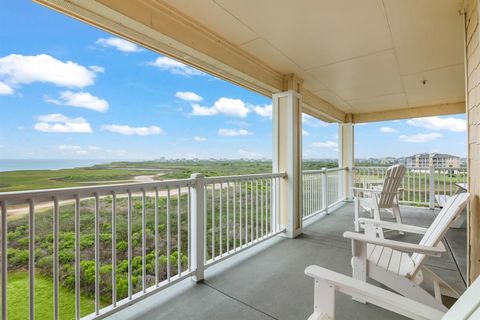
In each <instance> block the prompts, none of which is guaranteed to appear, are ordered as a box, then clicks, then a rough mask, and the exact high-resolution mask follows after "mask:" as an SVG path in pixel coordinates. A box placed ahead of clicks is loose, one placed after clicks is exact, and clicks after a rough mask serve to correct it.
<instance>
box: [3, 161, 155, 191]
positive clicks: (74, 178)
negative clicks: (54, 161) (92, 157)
mask: <svg viewBox="0 0 480 320" xmlns="http://www.w3.org/2000/svg"><path fill="white" fill-rule="evenodd" d="M151 174H152V172H151V171H139V170H122V169H99V168H94V167H91V168H74V169H62V170H25V171H7V172H0V181H1V184H0V192H4V191H20V190H35V189H49V188H62V187H77V186H86V185H95V184H104V183H112V181H117V182H116V183H118V181H122V180H123V181H124V180H130V179H133V178H134V177H135V176H139V175H151ZM113 183H114V182H113Z"/></svg>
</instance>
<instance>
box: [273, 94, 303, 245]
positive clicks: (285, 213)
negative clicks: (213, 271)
mask: <svg viewBox="0 0 480 320" xmlns="http://www.w3.org/2000/svg"><path fill="white" fill-rule="evenodd" d="M272 102H273V115H272V116H273V172H286V173H287V178H286V179H282V180H281V181H280V190H278V192H277V194H278V195H279V206H278V208H277V210H279V217H280V225H282V226H283V227H285V228H286V230H287V231H286V236H287V237H289V238H295V237H296V236H298V235H299V234H301V233H302V210H303V208H302V186H303V185H302V183H303V182H302V106H301V105H302V97H301V95H300V94H299V93H297V92H295V91H293V90H289V91H285V92H281V93H275V94H273V96H272Z"/></svg>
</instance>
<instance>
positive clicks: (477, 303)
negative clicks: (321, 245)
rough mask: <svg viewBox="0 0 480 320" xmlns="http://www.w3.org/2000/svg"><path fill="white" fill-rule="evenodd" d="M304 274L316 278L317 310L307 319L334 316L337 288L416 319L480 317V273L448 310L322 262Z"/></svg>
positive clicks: (323, 319) (332, 318) (332, 319)
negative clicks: (421, 301) (424, 302)
mask: <svg viewBox="0 0 480 320" xmlns="http://www.w3.org/2000/svg"><path fill="white" fill-rule="evenodd" d="M305 274H306V275H308V276H310V277H312V278H314V280H315V289H314V312H313V313H312V315H311V316H310V317H309V318H308V320H327V319H329V320H335V291H339V292H342V293H344V294H347V295H350V296H352V297H353V296H361V297H363V298H364V299H365V301H366V302H368V303H370V304H374V305H376V306H379V307H381V308H384V309H387V310H390V311H392V312H395V313H398V314H401V315H403V316H405V317H408V318H411V319H415V320H440V319H441V320H478V319H480V277H479V278H477V280H476V281H475V282H473V283H472V285H471V286H470V287H469V288H468V289H467V291H465V292H464V293H463V294H462V296H461V297H460V298H459V299H458V300H457V302H456V303H455V304H454V305H453V306H452V307H451V308H450V310H448V311H447V312H446V313H445V312H443V311H440V310H437V309H435V308H432V307H430V306H428V305H425V304H422V303H420V302H418V301H415V300H412V299H409V298H406V297H403V296H401V295H399V294H397V293H395V292H391V291H388V290H385V289H382V288H379V287H377V286H374V285H371V284H369V283H366V282H363V281H359V280H356V279H353V278H351V277H349V276H346V275H343V274H340V273H337V272H335V271H331V270H328V269H325V268H322V267H319V266H315V265H313V266H309V267H307V268H306V269H305ZM341 320H347V319H341Z"/></svg>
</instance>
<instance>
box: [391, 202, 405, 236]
mask: <svg viewBox="0 0 480 320" xmlns="http://www.w3.org/2000/svg"><path fill="white" fill-rule="evenodd" d="M392 211H393V214H394V216H395V219H396V220H397V223H399V224H402V216H401V215H400V207H399V206H398V204H397V205H394V206H393V207H392ZM398 233H400V234H405V232H403V231H399V232H398Z"/></svg>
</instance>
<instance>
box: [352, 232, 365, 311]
mask: <svg viewBox="0 0 480 320" xmlns="http://www.w3.org/2000/svg"><path fill="white" fill-rule="evenodd" d="M351 264H352V278H354V279H357V280H360V281H363V282H367V244H366V243H365V242H360V241H355V240H352V260H351ZM352 299H353V300H355V301H357V302H361V303H367V300H365V298H364V297H362V296H361V295H352Z"/></svg>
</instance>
